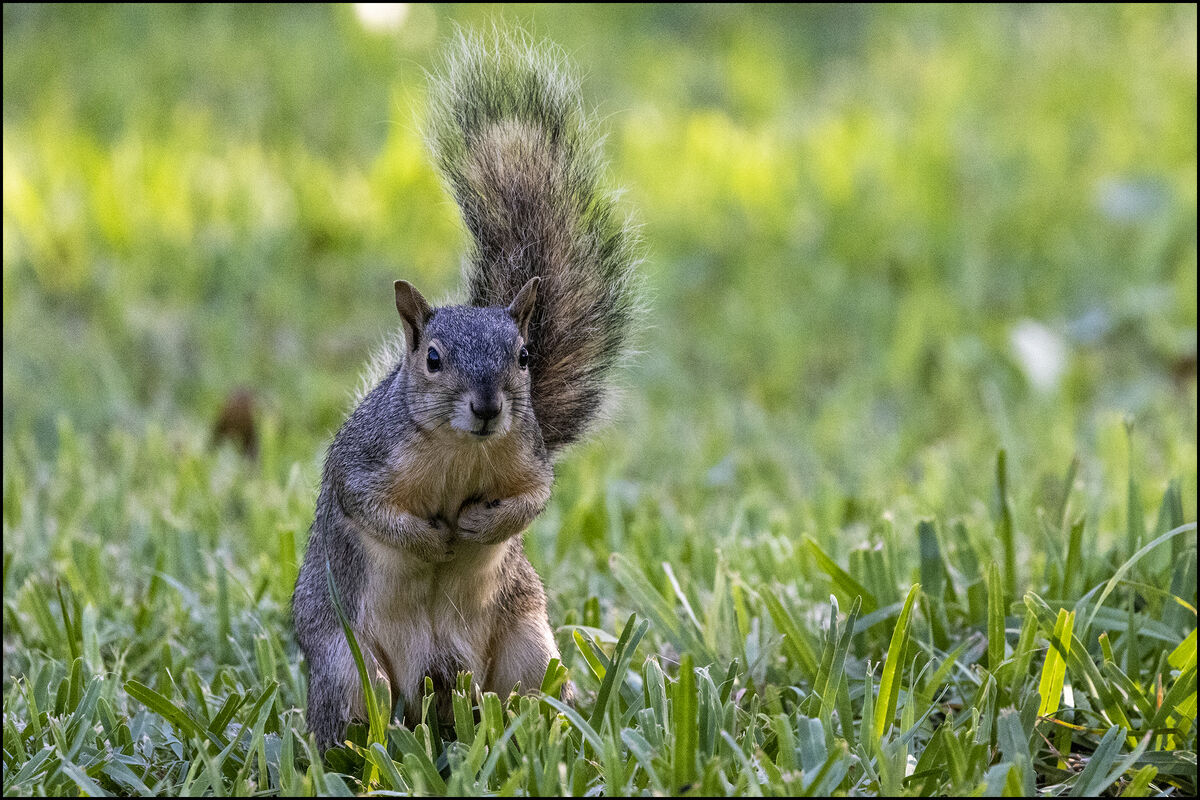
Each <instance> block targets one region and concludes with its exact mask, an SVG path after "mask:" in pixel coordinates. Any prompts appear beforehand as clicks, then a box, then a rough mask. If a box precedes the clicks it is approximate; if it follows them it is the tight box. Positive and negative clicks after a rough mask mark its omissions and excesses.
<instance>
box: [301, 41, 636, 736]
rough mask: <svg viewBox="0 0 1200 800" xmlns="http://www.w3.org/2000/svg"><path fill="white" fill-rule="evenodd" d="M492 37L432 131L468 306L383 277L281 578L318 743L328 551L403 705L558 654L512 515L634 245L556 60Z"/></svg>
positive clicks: (330, 719)
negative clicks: (372, 324)
mask: <svg viewBox="0 0 1200 800" xmlns="http://www.w3.org/2000/svg"><path fill="white" fill-rule="evenodd" d="M493 45H494V47H495V49H492V50H487V49H485V47H484V45H483V44H482V43H481V42H480V41H479V40H477V39H474V38H472V37H469V36H460V37H459V40H458V42H457V44H456V46H455V54H454V55H453V56H452V57H451V59H450V62H449V65H448V67H447V70H446V73H445V74H444V75H443V76H442V77H440V78H436V79H434V86H433V99H432V101H431V102H432V106H433V113H432V116H431V121H430V126H429V131H428V132H429V140H430V143H431V145H432V147H433V150H434V155H435V158H436V159H437V162H438V165H439V167H440V168H441V169H442V171H443V174H444V175H445V177H446V179H447V181H448V183H449V185H450V187H451V190H452V191H453V193H454V195H455V198H456V199H457V200H458V202H459V204H460V206H461V208H462V210H463V216H464V219H465V221H466V223H467V227H468V229H469V230H470V231H471V233H472V235H473V237H474V240H475V251H474V253H473V256H472V262H471V263H472V265H471V267H470V268H469V269H468V272H467V280H468V284H469V288H470V305H458V306H445V307H440V308H431V307H430V306H429V305H428V303H427V302H426V301H425V299H424V297H423V296H422V295H421V293H420V292H419V291H418V290H417V289H416V288H415V287H413V286H411V285H410V284H408V283H406V282H404V281H397V282H396V287H395V288H396V308H397V311H398V312H399V314H400V316H401V320H402V323H403V327H404V332H405V337H406V340H407V345H406V346H403V347H400V346H397V345H398V342H397V343H396V344H393V345H391V346H390V347H389V348H387V349H386V350H385V352H386V353H388V355H389V357H390V358H391V359H393V363H392V365H391V367H390V369H389V370H388V371H387V373H386V374H385V375H383V376H382V377H381V379H380V380H378V382H376V383H375V384H374V386H373V388H372V389H371V390H370V391H369V392H368V393H367V394H366V395H365V396H364V397H362V399H361V402H359V404H358V406H357V407H356V408H355V409H354V411H353V413H351V415H350V417H349V418H348V419H347V420H346V422H345V423H344V424H343V425H342V427H341V429H340V430H339V431H338V433H337V435H336V436H335V437H334V440H333V443H332V445H331V446H330V448H329V453H328V455H327V457H326V461H325V469H324V473H323V476H322V484H321V490H320V494H319V496H318V498H317V508H316V514H315V517H314V521H313V525H312V529H311V534H310V537H309V544H308V550H307V552H306V553H305V557H304V563H303V565H302V566H301V569H300V574H299V577H298V579H297V582H296V589H295V593H294V594H293V598H292V608H293V619H294V624H295V628H296V638H297V641H298V642H299V645H300V648H301V650H302V651H303V653H304V655H305V657H306V659H307V661H308V664H309V691H308V724H309V728H310V730H312V731H313V732H314V733H315V734H316V736H317V740H318V742H319V743H320V745H321V747H322V748H325V747H328V746H330V745H332V744H335V743H337V741H338V740H339V737H340V736H341V735H342V732H343V730H344V727H345V724H346V722H347V721H348V720H349V719H351V718H353V717H354V716H356V715H358V714H360V713H361V706H362V694H361V687H360V685H359V684H360V682H359V679H358V676H357V674H356V673H355V669H354V666H353V662H352V660H351V658H350V652H349V647H348V645H347V643H346V639H345V636H344V634H343V631H342V628H341V624H340V622H339V620H338V618H337V615H336V613H335V612H334V608H333V604H332V601H331V599H330V596H329V592H328V588H327V579H326V563H328V565H329V567H330V569H331V571H332V574H333V578H334V581H335V582H336V584H337V586H338V589H339V592H340V594H341V597H342V601H343V604H344V610H345V612H346V614H347V616H348V619H349V622H350V624H351V627H352V628H353V629H354V631H355V634H356V639H357V640H358V642H359V643H360V645H361V646H362V647H363V650H364V656H365V657H367V658H368V659H369V660H370V666H371V667H372V668H373V669H374V670H375V671H376V672H377V674H379V675H380V676H381V677H382V678H384V679H385V680H387V681H388V683H389V685H390V687H391V691H392V695H393V701H394V702H395V703H399V704H401V705H402V706H403V707H404V708H405V710H406V716H407V717H408V718H409V721H410V722H412V721H414V719H413V718H414V716H415V714H416V713H417V712H418V711H419V700H420V676H422V675H430V676H431V677H432V678H433V679H434V682H435V687H436V688H438V690H439V708H440V709H441V711H443V712H448V709H449V706H448V704H447V691H448V689H449V687H450V686H452V685H453V682H454V675H455V673H457V672H458V671H459V670H463V669H471V670H473V671H474V672H475V675H476V679H477V681H478V683H479V684H480V685H481V686H482V688H483V689H484V690H485V691H496V692H500V693H507V692H508V691H509V690H511V689H512V688H513V687H514V686H516V685H518V684H519V686H520V687H521V688H522V689H523V690H525V691H536V690H537V689H538V687H539V685H540V680H541V677H542V674H543V673H544V671H545V668H546V665H547V663H548V662H549V660H550V659H551V658H554V657H557V656H558V651H557V647H556V645H555V643H554V638H553V635H552V631H551V629H550V625H549V620H548V618H547V615H546V597H545V591H544V589H543V587H542V584H541V581H540V579H539V578H538V576H537V573H536V572H535V571H534V569H533V567H532V566H531V565H530V563H529V561H528V559H527V558H526V556H525V552H524V547H523V544H522V541H521V535H520V534H521V533H522V532H523V531H524V530H525V528H527V527H528V525H529V523H530V522H531V521H532V520H533V518H534V517H535V516H536V515H537V514H538V513H540V512H541V510H542V509H543V508H544V506H545V503H546V501H547V499H548V497H549V493H550V485H551V482H552V480H553V466H552V464H553V462H552V458H553V457H554V456H556V455H558V454H559V453H561V451H562V449H563V448H564V447H565V446H566V445H568V444H570V443H572V442H574V441H576V440H578V439H579V438H580V436H582V434H583V433H584V432H585V430H586V429H587V426H588V425H589V423H591V422H592V420H594V418H595V416H596V413H597V411H598V410H599V407H600V405H601V403H602V401H603V399H604V395H605V392H606V387H607V378H608V376H609V373H610V372H611V370H612V367H613V366H614V365H615V364H616V363H617V361H618V360H619V359H620V358H621V357H622V356H623V354H624V353H625V351H626V349H627V345H628V338H629V335H630V331H631V329H632V326H633V324H634V321H635V318H636V316H637V306H636V292H635V289H636V279H635V276H634V266H635V264H636V262H637V258H636V254H635V242H634V236H633V234H632V233H631V232H630V228H629V226H628V224H627V223H626V222H625V221H624V220H621V219H618V217H617V214H616V211H615V206H614V204H613V199H612V194H611V193H610V192H607V191H606V190H604V189H602V188H601V186H600V173H601V171H602V167H603V163H602V161H601V160H600V158H599V155H598V151H597V149H596V147H597V145H596V141H595V139H593V138H591V135H590V133H589V127H590V126H591V120H590V119H589V118H588V117H587V116H586V115H585V114H584V113H583V111H582V109H581V106H580V101H579V97H578V86H577V84H576V83H575V80H574V78H573V77H570V76H569V73H568V72H567V71H565V69H564V68H563V67H562V65H561V64H558V63H556V62H554V61H553V60H552V59H550V58H548V57H547V56H546V55H545V54H544V52H541V51H538V50H536V49H534V48H532V47H531V46H530V45H528V44H527V43H525V42H523V41H522V42H518V41H514V40H512V39H501V40H499V41H497V42H495V43H493ZM539 278H540V281H539V280H538V279H539ZM522 347H526V348H527V349H528V351H529V354H530V360H529V363H528V367H527V368H526V367H522V366H521V363H520V353H521V348H522ZM430 348H433V349H435V350H436V351H437V353H438V355H439V361H438V365H439V366H440V368H438V369H431V368H430V367H429V362H428V358H429V352H430ZM570 691H571V690H570V688H569V685H568V688H566V689H565V690H564V696H569V695H570Z"/></svg>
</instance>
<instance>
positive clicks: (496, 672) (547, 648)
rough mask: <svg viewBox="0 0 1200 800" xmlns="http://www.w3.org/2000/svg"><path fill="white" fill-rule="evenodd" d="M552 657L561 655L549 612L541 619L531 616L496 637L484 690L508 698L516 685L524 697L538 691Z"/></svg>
mask: <svg viewBox="0 0 1200 800" xmlns="http://www.w3.org/2000/svg"><path fill="white" fill-rule="evenodd" d="M552 658H560V656H559V652H558V645H557V644H555V642H554V634H553V633H552V632H551V630H550V623H549V622H548V621H547V620H546V612H545V611H542V613H541V618H540V619H539V618H538V617H536V616H533V615H531V616H527V617H525V618H524V619H521V620H519V621H516V622H515V624H513V625H512V626H511V627H508V628H507V629H506V630H505V631H504V632H503V634H501V635H499V636H496V637H494V638H493V647H492V653H491V663H490V665H489V668H488V674H487V680H486V681H485V682H484V689H485V690H486V691H490V692H495V693H496V694H498V695H500V697H508V695H509V694H510V693H511V692H512V691H513V689H515V688H517V684H520V691H521V692H522V693H523V694H530V693H532V692H536V691H537V690H538V689H540V688H541V686H542V678H543V677H544V676H545V674H546V666H547V665H548V664H549V663H550V659H552ZM564 697H565V693H564Z"/></svg>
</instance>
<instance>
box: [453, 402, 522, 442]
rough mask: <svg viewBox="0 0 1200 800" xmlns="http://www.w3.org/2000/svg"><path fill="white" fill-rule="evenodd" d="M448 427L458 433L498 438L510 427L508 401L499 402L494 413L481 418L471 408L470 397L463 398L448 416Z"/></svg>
mask: <svg viewBox="0 0 1200 800" xmlns="http://www.w3.org/2000/svg"><path fill="white" fill-rule="evenodd" d="M505 400H507V398H506V399H505ZM450 427H451V428H453V429H454V430H455V431H457V432H458V433H459V435H463V434H470V436H471V437H472V438H477V439H492V438H499V437H500V436H503V435H504V434H505V433H507V432H508V431H509V429H510V428H511V427H512V413H511V411H510V410H509V403H508V402H506V401H505V402H501V403H500V404H499V408H498V409H497V411H496V412H495V413H493V414H489V415H488V416H487V417H486V418H481V417H480V415H479V414H478V413H476V412H475V411H474V410H473V409H472V408H471V402H470V398H469V397H466V398H463V401H462V402H460V403H458V405H457V407H456V408H455V412H454V414H453V415H452V416H451V418H450Z"/></svg>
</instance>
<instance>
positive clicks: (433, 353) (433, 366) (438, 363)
mask: <svg viewBox="0 0 1200 800" xmlns="http://www.w3.org/2000/svg"><path fill="white" fill-rule="evenodd" d="M425 366H426V367H428V368H429V371H430V372H437V371H438V370H440V369H441V368H442V357H441V356H440V355H438V351H437V350H435V349H434V348H432V347H431V348H429V355H427V356H426V357H425Z"/></svg>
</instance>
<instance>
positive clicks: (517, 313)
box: [508, 278, 542, 336]
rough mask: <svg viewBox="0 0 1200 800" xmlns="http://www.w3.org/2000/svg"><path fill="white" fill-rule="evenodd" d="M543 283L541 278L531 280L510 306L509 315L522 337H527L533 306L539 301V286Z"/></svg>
mask: <svg viewBox="0 0 1200 800" xmlns="http://www.w3.org/2000/svg"><path fill="white" fill-rule="evenodd" d="M541 282H542V279H541V278H530V279H529V282H528V283H526V284H525V285H524V286H522V287H521V291H519V292H517V296H516V297H515V298H513V301H512V302H511V303H509V305H508V314H509V316H511V317H512V318H513V321H514V322H516V323H517V329H518V330H520V331H521V336H526V335H527V331H528V330H529V318H530V317H532V316H533V305H534V301H536V300H537V290H538V284H539V283H541Z"/></svg>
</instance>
